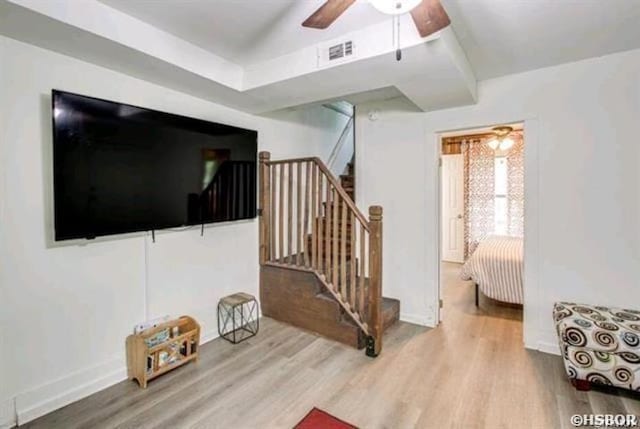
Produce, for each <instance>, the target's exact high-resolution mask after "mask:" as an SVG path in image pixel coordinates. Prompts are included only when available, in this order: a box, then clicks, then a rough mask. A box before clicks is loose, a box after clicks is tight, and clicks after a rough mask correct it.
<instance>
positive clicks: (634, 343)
mask: <svg viewBox="0 0 640 429" xmlns="http://www.w3.org/2000/svg"><path fill="white" fill-rule="evenodd" d="M622 341H624V342H625V343H626V344H627V345H628V346H629V347H632V348H636V347H638V346H639V345H640V337H639V336H638V334H635V333H633V332H623V333H622Z"/></svg>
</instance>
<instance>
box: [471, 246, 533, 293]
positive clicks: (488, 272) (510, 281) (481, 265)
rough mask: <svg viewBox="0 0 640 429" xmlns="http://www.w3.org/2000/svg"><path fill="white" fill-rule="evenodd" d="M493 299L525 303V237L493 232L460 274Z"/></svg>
mask: <svg viewBox="0 0 640 429" xmlns="http://www.w3.org/2000/svg"><path fill="white" fill-rule="evenodd" d="M460 275H461V277H462V279H463V280H472V281H473V282H474V283H475V284H476V305H478V288H479V289H480V291H482V293H483V294H484V295H486V296H488V297H489V298H492V299H495V300H497V301H502V302H508V303H512V304H522V302H523V296H522V295H523V293H522V275H523V246H522V238H521V237H506V236H498V235H490V236H487V237H486V238H484V239H483V240H482V241H481V242H480V243H479V244H478V247H477V248H476V250H475V251H474V252H473V254H472V255H471V256H470V257H469V259H468V260H467V262H465V264H464V265H463V266H462V271H461V273H460Z"/></svg>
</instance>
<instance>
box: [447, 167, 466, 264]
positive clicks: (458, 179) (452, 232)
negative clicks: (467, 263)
mask: <svg viewBox="0 0 640 429" xmlns="http://www.w3.org/2000/svg"><path fill="white" fill-rule="evenodd" d="M441 181H442V203H441V207H442V260H443V261H447V262H459V263H462V262H464V157H463V155H442V179H441Z"/></svg>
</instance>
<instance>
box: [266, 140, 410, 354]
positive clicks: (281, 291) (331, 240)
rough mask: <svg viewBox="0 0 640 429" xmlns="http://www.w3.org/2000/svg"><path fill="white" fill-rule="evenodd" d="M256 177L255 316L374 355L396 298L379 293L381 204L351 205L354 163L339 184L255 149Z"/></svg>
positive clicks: (321, 168)
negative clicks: (366, 213) (257, 266)
mask: <svg viewBox="0 0 640 429" xmlns="http://www.w3.org/2000/svg"><path fill="white" fill-rule="evenodd" d="M259 175H260V208H261V210H260V264H261V273H260V298H261V304H262V313H263V314H264V315H265V316H269V317H272V318H275V319H277V320H281V321H284V322H287V323H291V324H293V325H296V326H299V327H301V328H304V329H309V330H312V331H315V332H317V333H319V334H322V335H324V336H326V337H329V338H332V339H334V340H337V341H341V342H343V343H345V344H349V345H352V346H353V347H357V348H363V347H365V346H366V347H367V354H368V355H370V356H376V355H377V354H378V353H379V352H380V350H381V347H382V334H383V332H384V330H385V329H386V328H388V327H389V326H390V325H392V324H393V323H395V322H396V321H397V320H398V318H399V313H400V303H399V301H397V300H394V299H389V298H383V297H382V208H381V207H379V206H372V207H370V208H369V219H367V218H366V217H365V216H364V215H363V214H362V213H361V212H360V211H359V210H358V208H357V207H356V205H355V204H354V202H353V193H354V165H353V162H351V163H349V165H348V167H347V172H346V173H345V174H343V175H341V176H340V181H338V180H337V179H336V178H335V177H334V176H333V175H332V174H331V173H330V172H329V170H328V169H327V167H326V166H325V165H324V164H323V163H322V161H320V160H319V159H318V158H300V159H290V160H279V161H271V159H270V155H269V153H268V152H261V153H260V172H259Z"/></svg>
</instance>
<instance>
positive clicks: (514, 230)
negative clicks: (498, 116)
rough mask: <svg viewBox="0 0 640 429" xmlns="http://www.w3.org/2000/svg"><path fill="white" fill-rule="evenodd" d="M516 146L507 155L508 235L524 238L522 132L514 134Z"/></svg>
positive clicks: (512, 136)
mask: <svg viewBox="0 0 640 429" xmlns="http://www.w3.org/2000/svg"><path fill="white" fill-rule="evenodd" d="M511 138H513V140H514V142H515V144H514V145H513V147H512V148H511V149H510V150H509V152H508V153H507V169H508V172H509V180H508V181H507V204H508V206H507V207H508V211H507V216H508V220H507V234H508V235H510V236H513V237H522V236H524V138H523V135H522V132H515V133H512V135H511Z"/></svg>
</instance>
